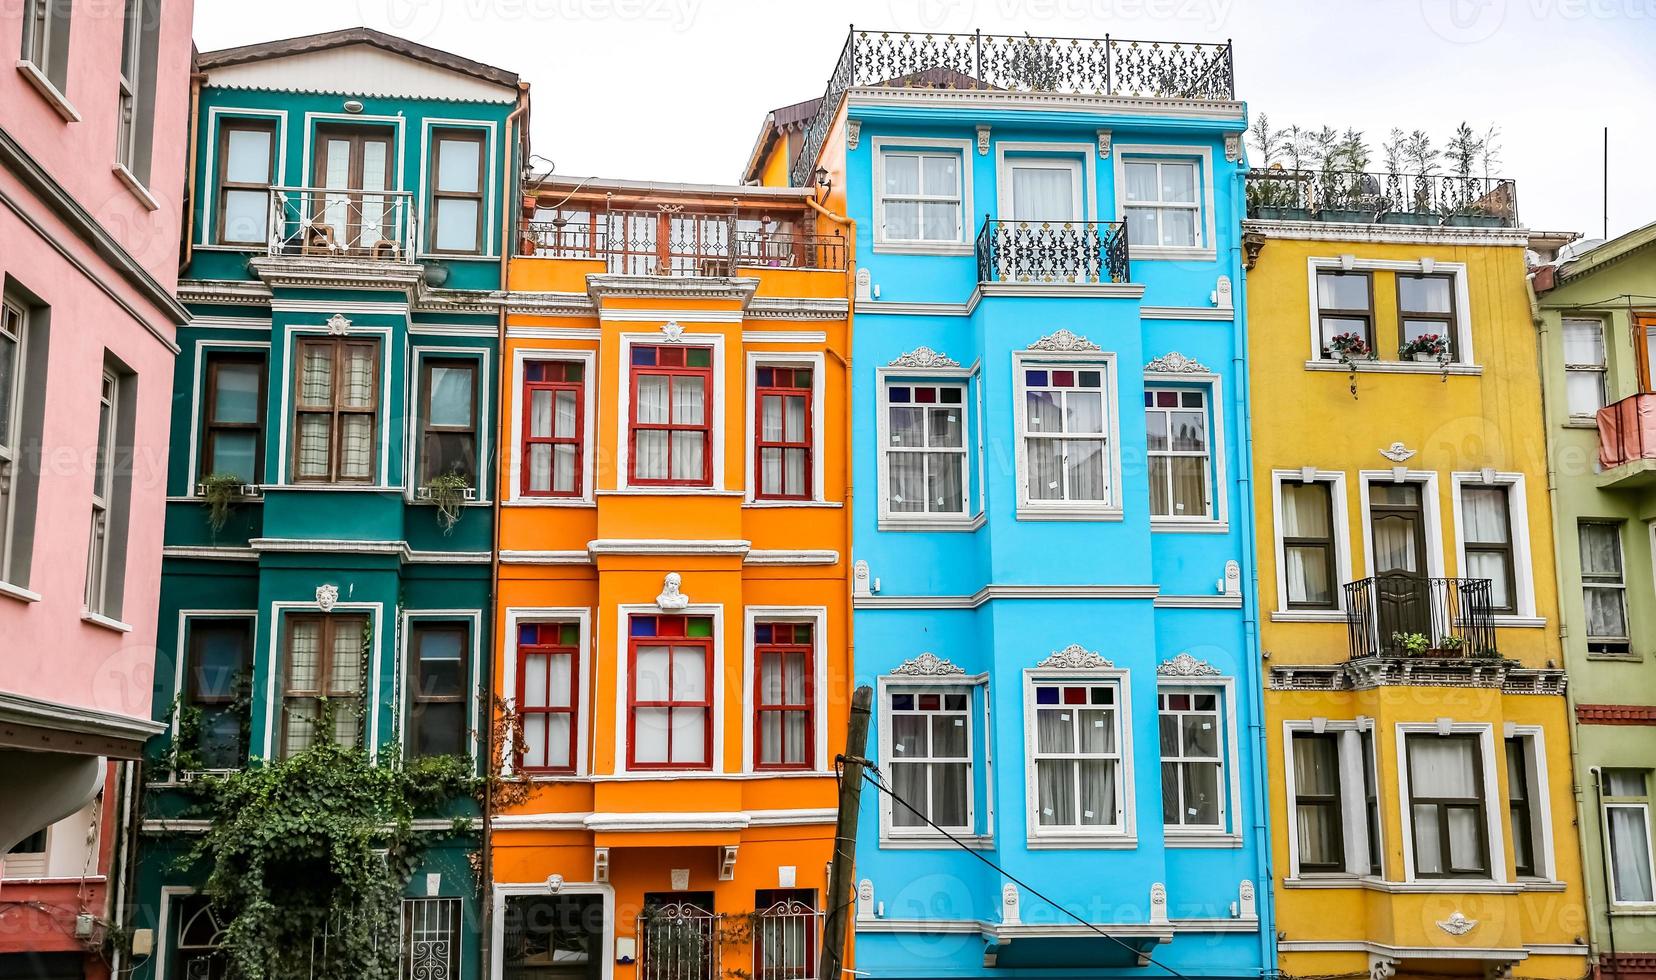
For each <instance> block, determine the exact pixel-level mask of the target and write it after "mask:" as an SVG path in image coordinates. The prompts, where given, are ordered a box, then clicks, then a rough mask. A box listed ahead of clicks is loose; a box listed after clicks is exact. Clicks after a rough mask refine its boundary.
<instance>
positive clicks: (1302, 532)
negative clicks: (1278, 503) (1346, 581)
mask: <svg viewBox="0 0 1656 980" xmlns="http://www.w3.org/2000/svg"><path fill="white" fill-rule="evenodd" d="M1282 536H1283V537H1285V538H1320V539H1322V540H1325V541H1332V540H1333V534H1332V529H1331V527H1330V515H1329V490H1328V487H1327V486H1325V485H1324V484H1320V483H1306V484H1295V483H1284V484H1283V485H1282ZM1283 557H1284V559H1285V565H1286V568H1285V572H1286V575H1285V577H1286V579H1287V581H1288V598H1289V600H1290V601H1292V602H1327V601H1329V600H1330V599H1331V598H1332V596H1333V592H1332V588H1331V583H1330V582H1329V581H1328V566H1327V562H1326V560H1325V557H1324V554H1323V551H1322V549H1320V548H1288V549H1286V553H1285V554H1284V556H1283Z"/></svg>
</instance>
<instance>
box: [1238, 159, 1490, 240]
mask: <svg viewBox="0 0 1656 980" xmlns="http://www.w3.org/2000/svg"><path fill="white" fill-rule="evenodd" d="M1248 217H1250V218H1262V219H1275V220H1293V221H1342V222H1358V223H1366V224H1399V225H1451V226H1466V227H1480V226H1481V227H1496V228H1514V227H1517V225H1518V188H1517V185H1516V184H1514V183H1513V182H1512V181H1511V180H1508V179H1507V178H1505V177H1470V176H1468V177H1462V176H1459V175H1457V174H1405V173H1367V172H1358V171H1354V170H1284V169H1280V168H1276V167H1272V168H1268V169H1254V170H1250V171H1248Z"/></svg>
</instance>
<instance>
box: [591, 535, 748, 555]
mask: <svg viewBox="0 0 1656 980" xmlns="http://www.w3.org/2000/svg"><path fill="white" fill-rule="evenodd" d="M751 548H752V542H750V541H741V540H722V541H720V540H697V539H694V538H597V539H595V540H592V541H588V542H587V552H588V553H589V554H591V555H593V556H594V557H596V556H598V555H746V554H747V553H748V551H749V550H750V549H751Z"/></svg>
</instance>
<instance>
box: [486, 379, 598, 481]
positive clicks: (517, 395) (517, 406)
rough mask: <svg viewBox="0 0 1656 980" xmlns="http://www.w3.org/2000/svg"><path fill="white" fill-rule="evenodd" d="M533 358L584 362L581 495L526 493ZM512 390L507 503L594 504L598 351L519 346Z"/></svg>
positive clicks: (511, 381) (507, 464) (511, 380)
mask: <svg viewBox="0 0 1656 980" xmlns="http://www.w3.org/2000/svg"><path fill="white" fill-rule="evenodd" d="M530 361H576V362H579V363H580V364H581V378H582V381H581V495H580V496H579V497H526V496H524V494H523V435H524V430H523V417H524V409H525V408H526V407H527V406H526V405H524V403H523V384H524V381H523V374H524V371H525V368H526V365H527V364H528V362H530ZM510 383H511V386H512V391H511V395H510V398H511V402H510V404H511V412H512V416H511V419H512V431H511V438H512V441H511V447H512V448H511V452H510V454H509V455H510V459H509V460H508V461H507V463H506V469H507V472H508V473H510V474H511V478H510V480H509V481H508V482H507V484H506V499H505V500H503V501H501V504H502V506H505V507H591V506H592V505H593V504H594V503H596V502H597V498H596V497H595V496H593V491H594V487H593V479H594V477H595V476H596V474H597V466H596V460H594V458H593V457H594V455H595V453H596V451H597V446H598V443H597V439H596V436H595V433H596V431H597V426H596V425H595V424H594V419H595V418H596V414H595V413H596V412H597V411H598V352H597V351H595V350H579V349H567V350H566V349H563V348H559V349H555V350H554V349H549V348H537V347H521V346H520V347H517V348H515V349H514V350H513V351H512V374H511V378H510Z"/></svg>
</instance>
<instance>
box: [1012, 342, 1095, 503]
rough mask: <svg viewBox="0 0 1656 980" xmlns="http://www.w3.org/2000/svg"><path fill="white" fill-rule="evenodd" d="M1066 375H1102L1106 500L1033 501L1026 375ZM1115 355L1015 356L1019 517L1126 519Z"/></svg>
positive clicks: (1020, 353) (1033, 353)
mask: <svg viewBox="0 0 1656 980" xmlns="http://www.w3.org/2000/svg"><path fill="white" fill-rule="evenodd" d="M1053 367H1056V368H1057V369H1058V370H1060V371H1092V370H1096V371H1102V372H1103V374H1104V377H1103V390H1102V400H1103V405H1104V416H1105V417H1104V435H1103V437H1104V490H1105V498H1104V499H1103V500H1031V499H1030V497H1029V447H1028V442H1027V439H1028V437H1029V436H1028V433H1027V432H1026V431H1025V428H1024V427H1025V424H1026V417H1025V412H1024V401H1025V397H1026V395H1027V394H1028V387H1027V386H1026V385H1025V384H1024V372H1025V371H1026V370H1030V369H1034V370H1041V369H1043V368H1045V369H1048V370H1050V369H1052V368H1053ZM1119 395H1120V389H1119V385H1118V379H1117V376H1116V355H1115V354H1114V353H1113V352H1096V351H1076V352H1062V351H1058V352H1052V353H1046V352H1040V351H1013V352H1012V405H1013V415H1014V421H1013V427H1014V436H1015V441H1014V444H1013V465H1014V478H1015V479H1016V481H1017V493H1018V497H1017V517H1018V520H1021V521H1041V520H1046V521H1066V520H1104V521H1119V520H1121V519H1122V503H1121V498H1122V494H1121V405H1120V401H1121V400H1120V397H1119Z"/></svg>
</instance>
